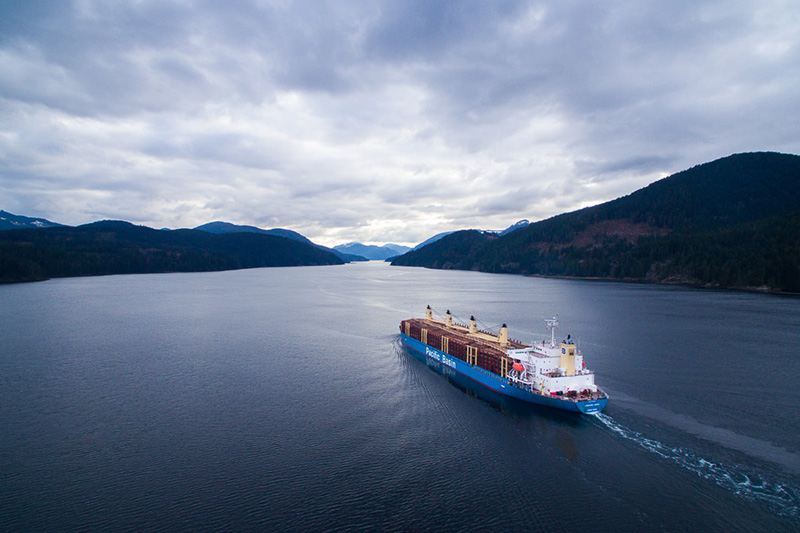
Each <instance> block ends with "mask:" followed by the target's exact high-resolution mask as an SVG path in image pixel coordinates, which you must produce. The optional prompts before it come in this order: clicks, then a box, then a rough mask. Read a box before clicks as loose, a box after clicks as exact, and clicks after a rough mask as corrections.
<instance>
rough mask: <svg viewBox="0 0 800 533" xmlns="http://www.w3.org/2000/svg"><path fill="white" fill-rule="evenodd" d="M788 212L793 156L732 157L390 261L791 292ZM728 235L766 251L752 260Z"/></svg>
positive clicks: (799, 245) (796, 200)
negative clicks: (504, 229)
mask: <svg viewBox="0 0 800 533" xmlns="http://www.w3.org/2000/svg"><path fill="white" fill-rule="evenodd" d="M795 212H800V156H796V155H792V154H779V153H776V152H749V153H743V154H733V155H731V156H727V157H724V158H720V159H717V160H715V161H711V162H708V163H703V164H701V165H696V166H694V167H691V168H689V169H686V170H684V171H681V172H678V173H675V174H673V175H671V176H668V177H666V178H663V179H661V180H658V181H656V182H654V183H652V184H650V185H648V186H647V187H644V188H642V189H639V190H637V191H634V192H633V193H631V194H629V195H626V196H623V197H620V198H617V199H616V200H612V201H610V202H605V203H603V204H599V205H596V206H592V207H587V208H584V209H580V210H577V211H573V212H570V213H563V214H560V215H557V216H554V217H551V218H549V219H546V220H542V221H539V222H535V223H532V224H530V225H528V226H527V227H525V228H522V229H519V230H517V231H514V232H511V233H509V234H507V235H503V236H498V235H488V234H477V233H469V231H470V230H464V231H462V232H456V233H454V234H451V235H448V236H446V237H444V238H442V239H441V240H440V241H437V242H436V243H432V244H429V245H428V246H426V247H423V248H420V249H418V250H415V251H412V252H409V253H407V254H404V255H403V256H401V257H399V258H396V259H395V260H394V261H393V262H392V264H394V265H405V266H425V267H429V268H443V269H459V270H480V271H484V272H496V273H514V274H524V275H545V276H566V277H580V278H600V279H617V280H626V281H644V282H654V283H683V284H689V285H701V286H709V287H731V288H750V289H752V288H756V289H759V290H774V291H785V292H798V291H800V281H798V280H800V259H795V260H794V263H792V265H793V266H787V263H786V261H787V259H786V258H787V257H792V254H794V255H793V257H795V258H800V232H798V233H796V234H793V233H791V231H786V230H785V228H786V227H793V224H794V222H795V219H794V213H795ZM776 225H778V226H779V230H778V231H776V230H775V227H776ZM733 234H736V235H737V236H738V238H739V239H744V240H745V241H746V242H747V243H748V244H749V246H750V248H751V249H753V250H762V249H769V250H772V251H771V252H770V253H769V254H761V258H760V259H758V260H754V259H753V258H752V257H751V256H752V255H753V254H751V253H750V251H749V250H748V248H747V247H746V246H740V245H738V244H737V243H736V242H733V241H729V240H728V239H729V237H730V235H733ZM718 242H728V243H729V249H730V250H735V251H736V253H735V256H736V257H738V258H739V260H738V261H737V260H736V257H731V253H730V251H729V250H726V249H723V248H720V246H718V245H717V244H716V243H718ZM755 265H759V266H758V267H756V266H755ZM777 273H781V274H780V275H778V274H777Z"/></svg>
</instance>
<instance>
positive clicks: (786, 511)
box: [594, 413, 800, 518]
mask: <svg viewBox="0 0 800 533" xmlns="http://www.w3.org/2000/svg"><path fill="white" fill-rule="evenodd" d="M594 416H595V417H597V419H598V420H599V421H600V422H602V423H603V425H605V426H606V427H607V428H608V429H610V430H611V431H613V432H614V433H616V434H618V435H620V436H621V437H623V438H625V439H627V440H630V441H633V442H635V443H636V444H638V445H639V446H641V447H642V448H644V449H646V450H648V451H651V452H653V453H655V454H657V455H659V456H661V457H663V458H664V459H667V460H669V461H672V462H674V463H676V464H677V465H679V466H681V467H683V468H685V469H687V470H690V471H692V472H694V473H695V474H697V475H698V476H700V477H702V478H704V479H707V480H709V481H712V482H713V483H716V484H717V485H719V486H720V487H723V488H725V489H727V490H730V491H732V492H734V493H735V494H738V495H740V496H742V497H745V498H748V499H753V500H759V501H764V502H767V503H769V504H771V505H773V506H774V507H775V508H776V509H777V512H778V514H780V515H781V516H788V517H792V518H800V492H798V491H797V490H796V489H794V488H792V487H790V486H788V485H786V484H783V483H778V482H771V481H768V480H766V479H763V477H762V476H760V475H759V474H757V473H754V472H747V471H746V470H747V469H746V468H744V467H741V466H736V465H733V466H731V465H725V464H722V463H715V462H712V461H708V460H706V459H704V458H702V457H698V456H697V455H696V454H694V453H692V452H691V451H689V450H685V449H683V448H680V447H671V446H668V445H666V444H664V443H662V442H659V441H657V440H654V439H649V438H647V437H645V436H644V435H642V434H641V433H639V432H637V431H633V430H631V429H629V428H627V427H625V426H623V425H621V424H618V423H617V422H615V421H614V420H613V419H612V418H611V417H610V416H608V415H607V414H603V413H596V414H595V415H594Z"/></svg>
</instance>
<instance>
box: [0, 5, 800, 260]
mask: <svg viewBox="0 0 800 533" xmlns="http://www.w3.org/2000/svg"><path fill="white" fill-rule="evenodd" d="M798 28H800V2H797V1H796V0H787V1H770V0H753V1H736V0H725V1H719V2H706V1H699V0H692V1H679V0H678V1H676V0H673V1H669V2H649V1H646V0H632V1H599V0H593V1H571V0H560V1H553V2H499V1H489V0H483V1H476V2H471V1H451V2H437V1H432V0H422V1H406V0H394V1H386V2H381V1H351V0H335V1H332V2H312V1H298V2H288V1H286V2H284V1H270V0H261V1H259V0H253V1H249V2H248V1H231V0H227V1H226V2H219V1H210V0H209V1H207V2H201V1H197V2H192V1H189V0H175V1H169V0H152V1H150V0H139V1H134V0H128V1H122V0H120V1H94V0H81V1H74V2H70V1H67V0H57V1H52V2H50V1H40V0H25V1H18V2H17V1H8V2H0V208H2V209H5V210H6V211H10V212H12V213H16V214H21V215H27V216H36V217H44V218H48V219H50V220H53V221H55V222H61V223H65V224H70V225H77V224H83V223H87V222H93V221H96V220H100V219H122V220H128V221H131V222H134V223H137V224H144V225H147V226H151V227H156V228H161V227H170V228H179V227H194V226H197V225H199V224H203V223H205V222H210V221H213V220H224V221H228V222H233V223H237V224H250V225H255V226H259V227H262V228H274V227H283V228H290V229H293V230H295V231H299V232H300V233H302V234H303V235H306V236H307V237H309V238H311V239H312V240H313V241H315V242H317V243H319V244H325V245H335V244H341V243H345V242H348V241H360V242H365V243H378V244H382V243H385V242H395V243H401V244H416V243H418V242H420V241H422V240H424V239H426V238H428V237H430V236H431V235H433V234H435V233H439V232H442V231H450V230H455V229H463V228H483V229H502V228H504V227H507V226H509V225H511V224H512V223H514V222H516V221H517V220H519V219H522V218H527V219H530V220H532V221H533V220H541V219H543V218H547V217H550V216H553V215H556V214H559V213H563V212H566V211H572V210H575V209H578V208H581V207H585V206H588V205H594V204H597V203H601V202H603V201H607V200H610V199H614V198H616V197H619V196H622V195H625V194H628V193H630V192H632V191H634V190H636V189H638V188H641V187H643V186H645V185H647V184H649V183H651V182H653V181H655V180H657V179H659V178H662V177H664V176H667V175H669V174H672V173H674V172H678V171H680V170H684V169H686V168H688V167H691V166H693V165H696V164H699V163H704V162H707V161H711V160H714V159H717V158H719V157H724V156H726V155H730V154H732V153H736V152H747V151H761V150H772V151H779V152H788V153H795V154H796V153H800V37H798V36H800V30H798Z"/></svg>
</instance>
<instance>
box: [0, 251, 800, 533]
mask: <svg viewBox="0 0 800 533" xmlns="http://www.w3.org/2000/svg"><path fill="white" fill-rule="evenodd" d="M428 304H430V305H431V306H432V307H433V308H434V310H436V311H439V312H440V313H444V312H445V311H446V310H447V309H448V308H449V309H451V310H452V311H453V313H454V314H455V315H456V317H458V318H461V319H462V320H464V319H467V318H468V317H469V315H470V314H475V315H476V318H478V320H479V321H480V322H481V323H482V324H483V325H484V326H486V327H492V326H499V325H500V324H501V323H502V322H507V323H508V326H509V330H510V335H511V337H513V338H517V339H521V340H526V341H530V340H534V339H537V340H539V339H541V338H543V337H544V335H545V331H544V329H543V327H542V326H543V321H542V319H543V318H545V317H548V316H552V315H553V314H555V313H558V315H559V319H560V322H561V330H560V332H559V333H560V334H561V336H566V334H568V333H570V334H572V336H573V338H575V339H577V340H578V341H579V343H580V346H581V348H582V350H583V352H584V353H585V355H586V359H587V365H588V366H589V367H590V368H592V369H594V370H595V371H596V372H597V381H598V383H599V384H600V385H601V386H603V387H604V388H605V389H606V390H607V391H608V392H609V393H610V394H611V395H612V401H611V403H610V404H609V407H608V409H607V410H606V411H605V413H604V414H602V415H600V416H589V417H580V416H577V415H572V414H568V413H561V412H558V411H551V410H547V409H543V408H537V407H532V406H527V405H522V404H519V403H516V402H508V401H503V400H502V399H500V398H497V397H494V396H492V395H491V394H489V393H487V392H486V391H482V390H474V389H472V388H471V386H470V385H469V384H468V383H463V382H461V381H460V380H459V379H458V378H457V377H453V376H449V375H446V374H443V373H442V372H443V371H442V369H440V368H436V367H435V366H434V365H433V364H428V363H426V362H424V361H420V360H419V359H417V358H416V357H414V356H413V355H412V353H410V352H409V351H407V350H406V349H405V348H403V347H402V346H401V345H400V344H399V339H398V324H399V322H400V320H401V319H403V318H407V317H410V316H422V315H423V313H424V309H425V306H426V305H428ZM798 376H800V299H798V298H788V297H775V296H764V295H750V294H740V293H729V292H713V291H699V290H689V289H681V288H670V287H651V286H644V285H626V284H616V283H598V282H580V281H565V280H548V279H531V278H523V277H516V276H500V275H487V274H480V273H472V272H442V271H432V270H424V269H414V268H401V267H389V266H388V265H386V264H383V263H367V264H354V265H346V266H342V267H310V268H278V269H258V270H246V271H237V272H220V273H206V274H167V275H144V276H111V277H101V278H83V279H64V280H54V281H49V282H44V283H36V284H22V285H11V286H0V399H1V400H2V401H1V402H0V421H1V422H2V426H0V431H1V432H2V433H0V529H2V530H5V531H21V530H58V531H70V530H131V531H141V530H157V529H168V530H175V529H179V530H189V531H194V530H260V531H268V530H299V531H304V530H305V531H319V530H328V531H335V530H352V529H364V530H393V531H413V530H434V529H435V530H452V531H455V530H458V531H461V530H490V529H491V530H498V531H509V530H532V529H537V530H544V531H565V530H568V531H577V530H591V531H611V530H615V531H691V530H712V531H732V530H733V531H750V532H752V531H772V532H774V531H797V530H798V529H800V378H799V377H798Z"/></svg>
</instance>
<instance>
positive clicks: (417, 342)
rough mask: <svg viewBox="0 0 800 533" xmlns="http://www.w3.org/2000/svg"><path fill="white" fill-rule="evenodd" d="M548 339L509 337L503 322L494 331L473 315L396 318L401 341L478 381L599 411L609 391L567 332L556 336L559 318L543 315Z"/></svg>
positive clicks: (545, 401) (540, 400) (539, 400)
mask: <svg viewBox="0 0 800 533" xmlns="http://www.w3.org/2000/svg"><path fill="white" fill-rule="evenodd" d="M545 326H546V328H547V329H548V330H550V339H545V340H543V341H542V342H541V343H535V344H525V343H523V342H520V341H516V340H512V339H509V338H508V328H507V327H506V325H505V324H503V326H502V327H501V328H500V332H499V333H498V334H493V333H491V332H488V331H483V330H479V329H478V327H477V322H476V320H475V317H474V316H472V317H470V321H469V325H466V324H459V323H456V322H454V321H453V315H452V314H451V313H450V310H448V311H447V314H446V315H445V319H444V320H436V319H434V318H433V311H432V309H431V307H430V306H428V308H427V310H426V316H425V318H411V319H408V320H403V321H401V322H400V335H401V338H402V342H403V344H404V345H406V346H407V347H409V348H410V349H412V350H414V351H416V352H419V353H420V354H422V355H424V356H425V357H428V358H430V359H433V360H434V361H438V362H439V363H441V364H442V365H445V366H447V367H449V368H452V369H453V370H455V371H457V372H459V373H461V374H463V375H465V376H467V377H469V378H470V379H472V380H474V381H477V382H478V383H480V384H481V385H484V386H486V387H489V388H490V389H492V390H494V391H496V392H498V393H500V394H503V395H506V396H511V397H513V398H517V399H520V400H523V401H526V402H530V403H535V404H541V405H546V406H550V407H556V408H559V409H565V410H567V411H574V412H578V413H586V414H590V413H599V412H600V411H602V410H603V409H604V408H605V406H606V404H608V395H607V394H606V393H605V392H603V391H602V390H601V389H600V388H598V387H597V385H595V383H594V373H593V372H591V371H590V370H589V369H587V368H586V363H585V362H584V360H583V354H582V353H581V351H580V350H579V349H578V348H577V346H576V345H575V343H574V342H573V341H572V340H571V338H570V336H567V338H566V339H564V340H562V341H561V342H558V343H557V342H556V329H557V328H558V318H557V317H555V318H551V319H547V320H545Z"/></svg>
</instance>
